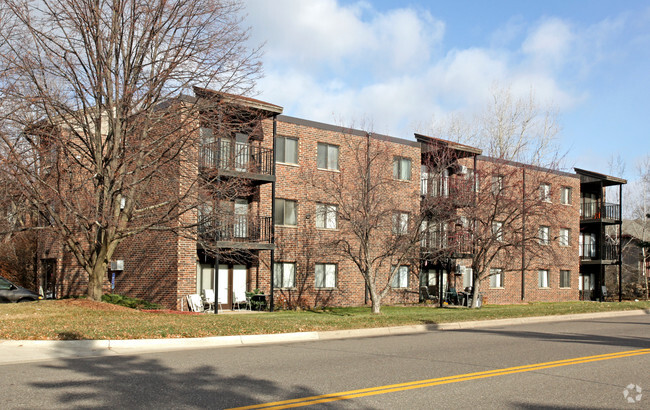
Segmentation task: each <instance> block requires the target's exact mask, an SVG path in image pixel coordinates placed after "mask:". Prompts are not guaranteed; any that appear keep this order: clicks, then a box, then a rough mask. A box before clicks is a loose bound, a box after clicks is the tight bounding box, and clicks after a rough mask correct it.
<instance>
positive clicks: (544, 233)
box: [537, 226, 550, 245]
mask: <svg viewBox="0 0 650 410" xmlns="http://www.w3.org/2000/svg"><path fill="white" fill-rule="evenodd" d="M549 231H550V228H549V227H548V226H540V227H539V231H538V236H537V237H538V238H539V244H540V245H548V244H549Z"/></svg>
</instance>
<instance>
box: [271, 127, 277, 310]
mask: <svg viewBox="0 0 650 410" xmlns="http://www.w3.org/2000/svg"><path fill="white" fill-rule="evenodd" d="M277 117H278V115H277V114H275V115H273V152H272V153H271V170H272V172H273V176H274V177H276V175H275V147H276V141H275V140H276V136H277V132H278V120H277ZM271 245H272V247H271V261H270V269H271V283H270V286H271V293H270V294H269V311H271V312H273V308H274V298H273V294H274V293H275V289H273V283H274V281H275V178H274V179H273V182H271Z"/></svg>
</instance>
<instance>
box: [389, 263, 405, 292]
mask: <svg viewBox="0 0 650 410" xmlns="http://www.w3.org/2000/svg"><path fill="white" fill-rule="evenodd" d="M393 271H395V274H394V275H393V277H392V278H391V279H390V287H391V288H393V289H405V288H408V285H409V280H408V278H409V267H408V266H407V265H400V266H399V267H398V268H397V270H395V266H391V273H393Z"/></svg>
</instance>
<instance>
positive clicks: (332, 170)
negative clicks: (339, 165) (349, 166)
mask: <svg viewBox="0 0 650 410" xmlns="http://www.w3.org/2000/svg"><path fill="white" fill-rule="evenodd" d="M316 169H317V170H319V171H327V172H338V173H340V172H341V170H339V169H329V168H318V167H316Z"/></svg>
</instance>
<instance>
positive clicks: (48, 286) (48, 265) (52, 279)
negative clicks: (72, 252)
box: [39, 259, 56, 299]
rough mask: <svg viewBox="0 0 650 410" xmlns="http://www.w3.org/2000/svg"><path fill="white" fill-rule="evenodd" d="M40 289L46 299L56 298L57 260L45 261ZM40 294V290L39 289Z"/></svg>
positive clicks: (43, 261)
mask: <svg viewBox="0 0 650 410" xmlns="http://www.w3.org/2000/svg"><path fill="white" fill-rule="evenodd" d="M42 263H43V266H42V269H43V270H42V272H41V278H40V279H41V280H40V287H41V288H42V290H43V297H45V298H46V299H55V298H56V259H43V260H42ZM39 292H40V289H39Z"/></svg>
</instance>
